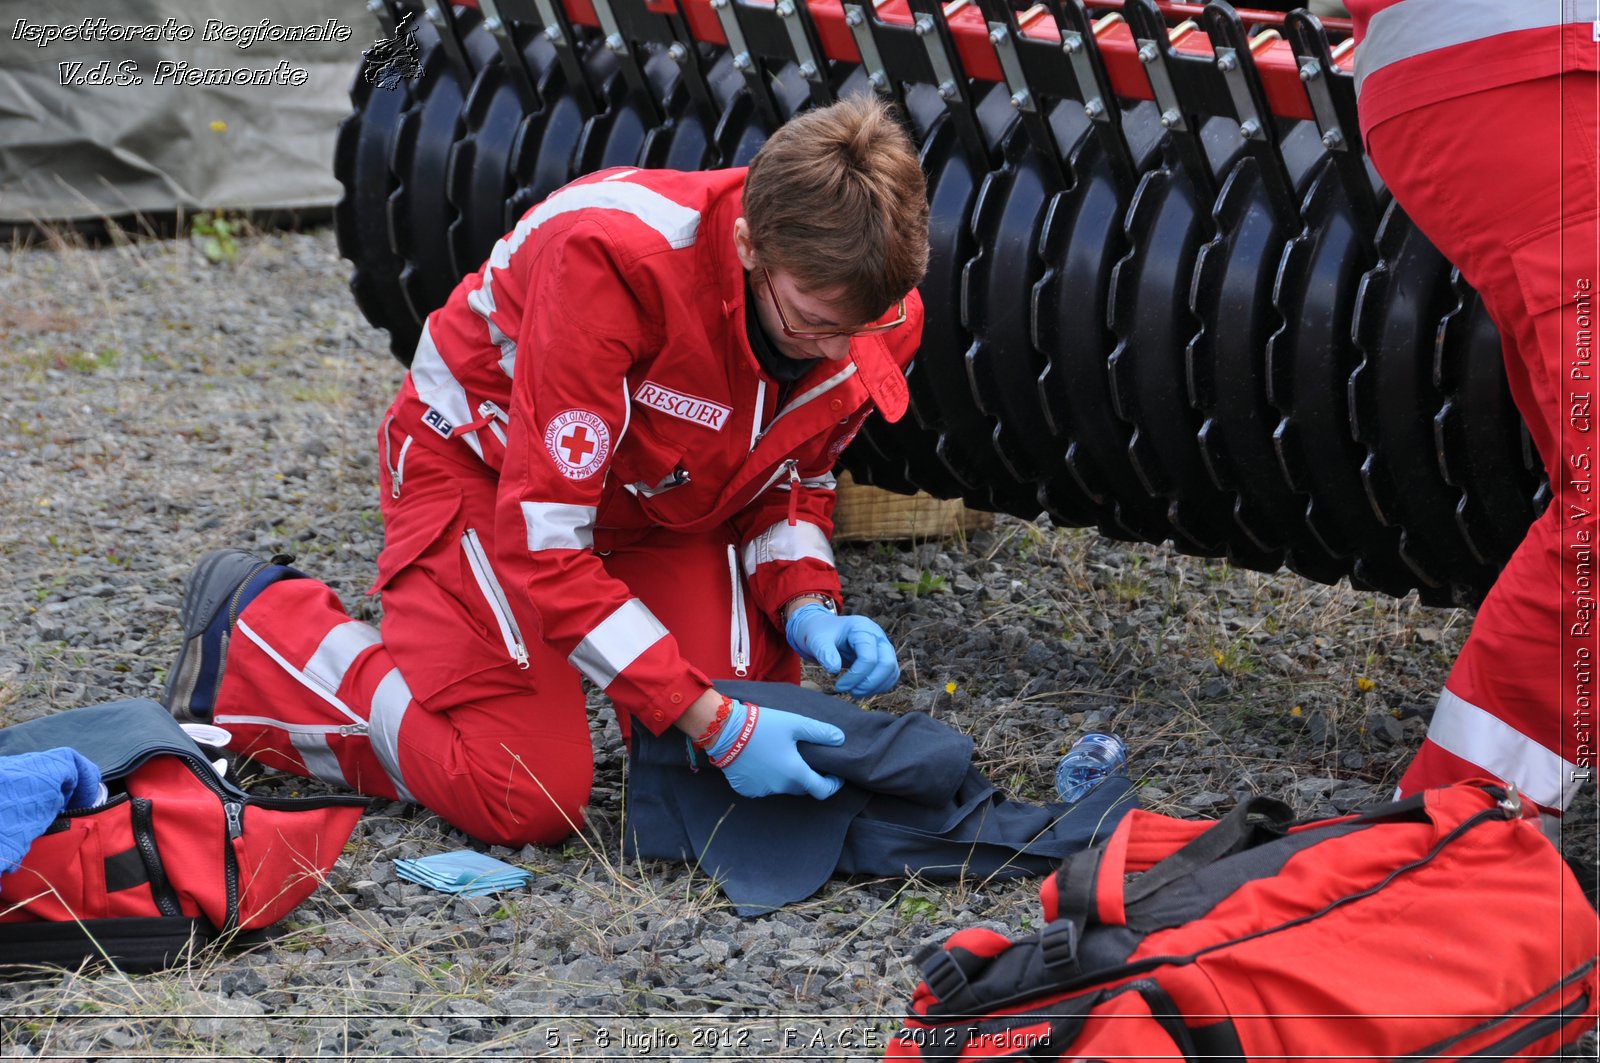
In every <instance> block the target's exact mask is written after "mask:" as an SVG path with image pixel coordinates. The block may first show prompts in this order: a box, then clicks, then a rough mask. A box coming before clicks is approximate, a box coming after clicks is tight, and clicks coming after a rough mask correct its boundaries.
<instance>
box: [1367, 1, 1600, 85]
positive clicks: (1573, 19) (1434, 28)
mask: <svg viewBox="0 0 1600 1063" xmlns="http://www.w3.org/2000/svg"><path fill="white" fill-rule="evenodd" d="M1597 19H1600V0H1400V2H1399V3H1398V4H1395V5H1393V6H1392V7H1386V8H1384V9H1383V10H1382V11H1379V12H1378V13H1377V14H1375V15H1373V16H1372V18H1371V20H1370V21H1369V22H1368V23H1367V32H1366V36H1364V37H1363V38H1362V39H1361V44H1360V45H1359V46H1358V47H1357V48H1356V68H1355V74H1356V95H1357V96H1360V95H1361V85H1362V83H1363V82H1364V81H1366V79H1367V78H1368V77H1370V76H1372V75H1373V74H1375V73H1377V72H1378V71H1379V70H1382V69H1383V68H1384V67H1386V66H1388V65H1390V64H1391V63H1398V62H1401V61H1402V60H1405V59H1410V58H1413V57H1414V56H1418V55H1421V54H1423V53H1424V52H1432V51H1436V50H1438V49H1440V48H1451V47H1454V46H1455V45H1458V44H1467V43H1469V42H1471V41H1481V40H1483V39H1484V38H1486V37H1498V36H1499V35H1500V34H1502V33H1516V32H1517V31H1519V30H1535V29H1544V28H1546V27H1549V26H1561V25H1578V24H1580V23H1584V22H1595V21H1596V20H1597Z"/></svg>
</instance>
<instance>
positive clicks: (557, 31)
mask: <svg viewBox="0 0 1600 1063" xmlns="http://www.w3.org/2000/svg"><path fill="white" fill-rule="evenodd" d="M544 39H545V40H547V41H549V42H550V43H552V44H560V43H561V27H560V26H546V27H545V28H544Z"/></svg>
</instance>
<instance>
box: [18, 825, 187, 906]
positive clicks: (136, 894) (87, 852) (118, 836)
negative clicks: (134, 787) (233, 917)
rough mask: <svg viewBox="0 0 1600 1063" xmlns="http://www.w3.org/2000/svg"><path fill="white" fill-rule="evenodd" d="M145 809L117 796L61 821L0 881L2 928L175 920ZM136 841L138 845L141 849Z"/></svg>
mask: <svg viewBox="0 0 1600 1063" xmlns="http://www.w3.org/2000/svg"><path fill="white" fill-rule="evenodd" d="M152 818H153V817H152V813H151V806H150V802H148V801H146V800H143V799H136V798H133V797H130V796H129V795H127V794H118V795H116V796H114V797H112V798H111V799H109V800H108V801H107V802H106V803H105V804H103V805H97V806H95V807H94V808H89V809H81V810H77V811H74V812H69V813H67V814H65V815H63V816H60V817H58V818H57V819H56V821H55V822H54V823H53V824H51V826H50V828H49V830H48V831H47V832H46V833H45V834H43V835H42V836H40V837H38V838H35V839H34V841H33V844H32V845H31V846H29V847H28V853H27V856H26V857H25V858H24V859H23V861H22V865H21V866H20V867H18V868H17V870H15V871H13V872H10V873H9V874H6V875H5V876H3V877H0V922H25V921H28V920H35V919H45V920H51V921H65V920H83V919H106V918H114V917H119V916H157V915H176V914H178V911H177V908H176V906H175V905H174V904H173V903H172V901H171V899H170V896H168V897H167V898H166V900H167V906H168V908H170V910H169V911H164V910H163V907H162V905H161V904H160V903H159V902H158V900H157V895H156V890H157V888H160V889H162V890H163V891H164V890H165V877H164V874H163V872H162V868H161V866H160V863H159V860H158V859H156V858H155V852H154V848H153V846H152V845H151V839H152V837H153V835H152V831H151V820H152ZM141 841H143V844H142V845H141Z"/></svg>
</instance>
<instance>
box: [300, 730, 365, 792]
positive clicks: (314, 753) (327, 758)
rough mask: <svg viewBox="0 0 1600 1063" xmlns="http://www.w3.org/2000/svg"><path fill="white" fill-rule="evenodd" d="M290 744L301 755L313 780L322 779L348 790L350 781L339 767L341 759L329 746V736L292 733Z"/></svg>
mask: <svg viewBox="0 0 1600 1063" xmlns="http://www.w3.org/2000/svg"><path fill="white" fill-rule="evenodd" d="M289 743H290V744H291V745H293V746H294V751H295V752H296V753H298V754H300V759H301V761H303V762H304V763H305V766H306V771H308V772H310V773H311V777H312V778H314V779H321V780H322V781H323V782H326V783H332V784H334V785H335V786H343V787H346V788H348V787H349V786H350V780H349V779H347V778H345V776H344V769H343V768H342V767H340V766H339V758H338V757H336V756H334V755H333V749H332V748H331V747H330V746H329V745H328V736H327V735H325V734H303V733H300V732H297V731H290V732H289Z"/></svg>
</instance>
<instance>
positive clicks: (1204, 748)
mask: <svg viewBox="0 0 1600 1063" xmlns="http://www.w3.org/2000/svg"><path fill="white" fill-rule="evenodd" d="M346 277H347V269H346V267H345V264H344V263H343V262H341V261H340V260H339V259H338V256H337V252H336V251H335V247H334V239H333V236H332V234H331V232H329V231H315V232H309V233H275V234H270V235H265V236H252V237H250V238H248V239H245V240H243V241H241V242H240V245H239V248H238V252H237V256H236V258H235V259H234V260H232V261H231V262H225V263H223V264H220V265H214V264H212V263H211V262H209V261H208V260H207V259H206V257H205V256H204V255H202V254H201V253H200V251H199V250H198V249H197V248H196V247H194V246H192V245H190V244H189V243H187V242H183V241H169V242H139V243H132V244H127V243H123V244H120V245H117V246H112V247H107V248H102V249H98V250H92V251H86V250H82V249H77V248H66V247H54V248H42V249H34V250H26V251H22V250H11V251H9V252H0V308H3V310H0V316H3V317H4V318H5V326H4V331H3V333H0V371H3V373H4V377H5V380H6V381H7V389H8V392H9V394H8V401H7V403H6V404H5V406H4V408H3V409H0V455H3V466H0V469H3V472H0V481H3V483H4V484H5V488H6V496H7V500H8V503H9V505H10V513H9V516H7V517H6V518H5V519H4V520H0V557H3V562H0V569H3V572H4V575H5V578H4V579H3V580H0V723H6V722H17V721H21V720H25V719H29V718H32V717H35V716H38V715H41V714H44V713H48V712H52V711H55V710H58V709H63V708H68V707H73V706H78V705H86V704H91V703H94V702H98V701H103V700H107V699H111V698H118V697H128V696H150V697H159V695H160V692H161V687H162V683H163V680H164V678H165V672H166V669H167V667H168V666H169V664H170V663H171V661H172V658H173V653H174V649H175V646H176V642H177V635H178V625H177V611H178V605H179V599H180V595H181V584H182V579H183V576H184V574H185V572H186V571H187V570H188V568H189V566H190V564H191V563H192V562H193V560H194V559H195V558H196V557H197V556H198V555H199V554H200V553H201V552H203V551H204V550H206V549H209V548H211V547H214V546H220V545H237V546H244V547H253V548H256V549H258V550H260V551H262V552H270V551H272V550H277V549H284V550H287V551H289V552H292V553H294V554H296V555H298V557H299V559H300V565H301V567H304V568H306V569H308V570H309V571H311V572H312V573H314V574H316V575H318V576H320V577H322V578H323V579H325V580H327V581H328V582H329V583H330V584H331V585H332V586H333V587H334V588H335V589H337V590H338V591H339V592H340V593H341V594H342V595H343V597H344V599H345V601H346V603H347V604H348V605H349V606H350V607H351V608H352V611H353V612H354V613H355V614H356V615H357V616H360V617H363V618H367V619H376V618H377V617H378V616H379V609H378V603H377V602H375V601H373V600H371V599H366V598H362V597H361V592H362V591H363V589H364V588H365V587H366V586H367V584H368V582H369V580H370V573H371V568H372V563H373V559H374V558H375V557H376V555H377V552H378V549H379V546H380V544H381V541H382V527H381V524H380V521H379V517H378V509H377V500H376V493H375V484H376V480H377V466H376V461H375V457H374V455H373V452H372V449H373V448H372V444H371V441H372V437H373V430H374V427H375V425H376V422H377V418H378V416H379V414H380V412H381V410H382V409H383V407H384V405H385V404H386V403H387V401H388V398H389V397H390V395H391V393H392V391H393V389H394V387H395V386H396V384H397V383H398V382H399V379H400V376H401V372H402V370H401V368H400V367H399V366H398V365H397V364H396V363H395V362H394V361H393V360H392V359H391V358H389V357H388V355H387V354H386V353H385V351H386V338H385V337H384V336H383V335H382V334H380V333H378V332H376V331H374V330H373V329H371V328H370V327H369V326H367V324H366V323H365V321H364V320H363V319H362V317H361V316H360V314H359V312H358V311H357V310H356V308H355V306H354V303H353V300H352V299H351V297H350V294H349V292H348V289H347V287H346V283H345V280H346ZM840 566H841V568H842V569H843V572H844V576H845V586H846V592H847V594H848V595H849V596H850V606H851V608H852V609H853V610H855V611H858V612H863V613H866V614H868V615H872V616H874V617H876V618H877V619H879V620H880V621H881V622H882V623H883V624H884V626H885V627H886V628H887V629H888V630H889V632H890V634H891V635H892V636H893V637H894V639H895V640H896V642H897V644H898V645H899V647H900V650H901V654H902V660H903V663H904V665H905V679H904V681H903V683H902V685H901V686H900V688H898V689H897V690H896V691H894V692H892V693H891V694H890V695H886V696H883V697H881V698H879V699H877V700H876V702H875V706H876V707H880V708H886V709H891V710H903V709H912V708H914V709H922V710H926V711H928V712H931V713H933V714H934V715H935V716H937V717H940V718H942V719H944V720H946V721H948V722H950V723H951V724H953V725H955V726H957V727H960V728H962V729H964V730H967V731H968V732H970V733H972V734H973V735H975V736H976V737H977V741H978V757H979V763H980V764H981V765H982V766H983V767H984V768H985V769H986V770H987V771H988V772H989V773H990V775H991V776H992V777H993V778H995V779H996V781H998V782H999V783H1000V784H1001V785H1002V786H1004V787H1005V788H1007V789H1009V790H1010V791H1011V792H1013V793H1014V794H1015V795H1017V796H1019V797H1024V798H1028V797H1043V796H1044V795H1046V794H1047V793H1048V792H1049V788H1050V782H1051V771H1052V767H1053V764H1054V760H1055V758H1056V756H1057V755H1058V754H1059V753H1060V751H1061V750H1062V748H1063V747H1064V746H1065V745H1067V744H1069V743H1070V741H1071V739H1072V738H1073V737H1075V735H1076V734H1077V733H1079V732H1081V731H1083V730H1085V729H1090V728H1096V729H1109V730H1112V731H1115V732H1116V733H1118V734H1120V735H1121V736H1122V737H1123V738H1124V739H1125V740H1126V741H1127V743H1128V745H1129V749H1130V754H1131V761H1130V770H1131V771H1132V772H1133V774H1134V775H1135V777H1136V778H1137V779H1138V780H1139V782H1140V784H1141V788H1142V789H1141V793H1142V797H1143V799H1144V801H1145V804H1146V805H1147V807H1152V808H1155V809H1158V810H1161V811H1166V812H1171V813H1174V814H1180V815H1203V816H1213V815H1217V814H1220V813H1221V812H1223V811H1225V810H1226V809H1227V808H1228V807H1230V806H1231V805H1232V803H1233V802H1234V801H1235V800H1236V799H1237V798H1238V797H1240V796H1241V795H1246V794H1251V793H1265V794H1270V795H1274V796H1279V797H1282V798H1284V799H1286V800H1288V801H1290V802H1291V803H1292V804H1293V805H1294V806H1295V807H1296V809H1297V810H1298V811H1299V812H1300V813H1302V814H1305V815H1322V814H1333V813H1335V812H1342V811H1345V810H1348V809H1351V808H1354V807H1356V806H1359V805H1361V804H1364V803H1368V802H1371V801H1373V800H1377V799H1381V798H1383V797H1385V796H1386V795H1387V794H1388V793H1389V792H1390V790H1391V788H1392V786H1393V785H1394V782H1395V780H1396V779H1397V778H1398V776H1399V773H1400V770H1401V768H1402V767H1403V765H1404V762H1405V760H1406V759H1407V757H1408V756H1409V754H1410V751H1411V750H1413V749H1414V748H1415V747H1416V745H1417V744H1418V742H1419V741H1420V739H1421V736H1422V733H1423V731H1424V729H1425V726H1426V714H1427V712H1428V711H1429V707H1430V706H1431V704H1432V701H1433V697H1434V695H1435V693H1436V691H1437V690H1438V688H1439V686H1440V685H1441V683H1442V682H1443V679H1444V676H1445V674H1446V672H1447V671H1448V668H1449V664H1450V662H1451V660H1452V659H1453V658H1454V656H1455V653H1456V651H1457V650H1458V648H1459V646H1460V643H1461V640H1462V639H1463V637H1464V636H1465V632H1466V629H1467V627H1468V625H1469V622H1470V617H1469V615H1468V614H1466V613H1463V612H1459V611H1442V610H1433V609H1425V608H1422V607H1420V606H1418V605H1417V604H1416V602H1415V601H1414V600H1409V599H1408V600H1392V599H1388V598H1382V597H1372V596H1367V595H1364V594H1361V593H1358V592H1355V591H1352V590H1351V589H1350V588H1349V587H1347V586H1337V587H1326V586H1321V585H1317V584H1312V583H1309V582H1307V581H1305V580H1302V579H1299V578H1298V577H1294V576H1291V575H1287V574H1283V575H1278V576H1264V575H1260V574H1256V573H1246V572H1236V571H1233V570H1232V569H1230V568H1228V567H1227V566H1225V565H1222V564H1219V563H1215V562H1211V561H1207V560H1203V559H1197V558H1191V557H1185V556H1181V555H1178V554H1175V553H1173V552H1171V551H1170V550H1168V549H1166V548H1164V547H1150V546H1138V545H1128V544H1121V543H1114V542H1111V541H1109V540H1106V539H1103V538H1100V537H1099V536H1097V535H1095V534H1093V533H1091V532H1087V531H1079V530H1073V529H1055V528H1052V527H1050V526H1049V525H1047V524H1042V523H1041V524H1029V523H1026V522H1021V521H1016V520H1013V519H1010V518H1000V519H998V520H997V521H996V522H995V526H994V528H993V529H992V530H985V531H982V532H978V533H974V534H972V535H971V536H970V537H969V538H967V539H965V540H945V541H939V542H925V543H920V544H915V543H903V544H884V543H874V544H866V545H851V546H845V547H841V549H840ZM815 678H818V679H821V678H822V677H821V676H816V677H815ZM592 708H593V710H594V711H593V714H592V715H593V728H594V734H595V740H596V748H597V752H596V757H597V761H598V763H599V772H598V776H599V781H598V784H597V786H596V789H595V793H594V804H593V808H592V810H591V825H590V828H589V830H588V831H587V833H586V834H585V836H584V837H583V838H581V839H575V840H574V841H572V842H570V843H569V844H567V845H566V846H564V847H563V848H561V849H535V848H532V847H529V848H526V849H524V850H522V851H520V852H511V851H506V850H503V849H495V850H491V852H492V853H493V854H494V855H497V856H500V857H502V858H505V859H509V860H511V861H513V862H516V863H519V864H522V865H524V866H526V867H528V868H529V869H530V870H532V871H533V872H534V876H535V877H534V880H533V883H532V885H531V886H530V887H529V888H528V889H527V890H525V891H521V892H516V893H508V894H502V895H500V896H498V897H494V898H484V899H476V900H470V899H459V898H451V897H447V896H444V895H441V894H438V893H433V892H429V891H427V890H424V889H423V888H421V887H419V886H415V885H412V884H409V883H405V882H401V881H399V880H397V879H396V877H395V874H394V871H393V861H394V860H395V859H396V858H399V857H414V856H419V855H422V854H424V853H427V852H432V851H438V850H442V849H450V848H456V847H460V846H462V845H465V844H467V841H466V839H465V838H463V837H462V836H461V835H459V834H457V833H456V832H454V831H453V830H451V829H450V828H449V827H448V826H446V825H445V824H444V823H443V822H441V821H440V820H438V819H437V818H436V817H434V816H432V815H430V814H428V813H425V812H420V811H418V810H415V809H411V808H407V807H405V806H402V805H398V804H394V805H389V806H387V807H379V808H377V809H375V810H374V812H373V813H372V814H369V815H368V816H366V817H365V818H364V819H363V820H362V822H361V824H360V825H359V826H358V827H357V829H356V832H355V836H354V838H353V839H352V843H351V845H350V846H349V847H348V848H347V850H346V851H345V853H344V854H343V855H342V856H341V857H340V859H339V861H338V864H337V866H336V867H335V869H334V872H333V874H332V876H331V877H330V880H329V882H328V884H327V886H326V887H325V888H323V889H320V890H319V891H318V892H317V893H316V894H314V895H313V897H312V898H311V899H310V900H309V901H307V902H306V903H305V904H303V905H302V906H301V907H300V908H298V909H297V910H296V911H295V912H294V913H293V914H292V915H291V916H290V918H289V920H288V921H287V924H286V927H287V929H286V932H285V933H284V934H283V936H281V937H279V938H278V939H277V940H276V941H274V942H272V943H270V944H265V945H258V946H256V947H254V948H251V949H248V950H235V951H231V952H227V953H221V952H208V953H206V954H204V955H202V956H200V957H199V958H197V959H196V961H195V962H194V963H193V964H192V965H190V966H189V967H187V968H185V969H182V970H178V971H174V972H169V973H165V974H162V975H157V976H143V977H136V978H126V977H123V976H120V975H116V974H81V975H78V974H74V975H65V976H63V975H59V974H57V975H53V976H48V977H43V978H39V979H35V980H32V981H19V982H12V983H10V984H8V985H3V986H0V1015H6V1016H9V1019H8V1021H7V1022H6V1023H4V1024H0V1056H3V1057H4V1058H28V1057H33V1056H39V1057H54V1058H95V1059H111V1058H118V1057H126V1058H133V1057H140V1058H151V1057H152V1056H154V1057H156V1058H211V1057H217V1056H237V1057H241V1058H309V1057H318V1056H338V1057H347V1058H398V1057H404V1056H441V1055H448V1056H479V1055H481V1056H488V1057H501V1058H507V1057H517V1056H526V1055H534V1054H543V1055H550V1056H557V1057H559V1056H570V1057H573V1058H591V1057H593V1056H596V1055H609V1056H629V1057H633V1058H638V1057H640V1056H644V1055H649V1054H651V1053H652V1052H655V1053H658V1054H665V1055H718V1056H723V1057H749V1056H769V1057H790V1058H838V1057H841V1056H848V1055H851V1054H853V1053H854V1052H855V1051H856V1050H857V1049H859V1050H861V1052H862V1053H863V1054H865V1055H870V1056H875V1055H877V1054H879V1053H880V1052H881V1048H882V1044H883V1040H884V1031H885V1030H887V1029H891V1028H893V1026H894V1024H895V1018H896V1016H898V1015H899V1014H901V1013H902V1012H903V1009H904V1004H905V1002H906V1001H907V1000H908V998H909V995H910V991H911V988H912V986H913V985H914V984H915V981H916V975H915V973H914V970H915V968H914V965H913V963H912V956H913V954H914V953H915V952H916V951H917V950H918V949H919V948H920V947H921V946H923V945H924V944H926V943H928V942H932V941H937V940H939V939H941V938H942V937H944V936H945V935H947V934H948V933H949V932H950V931H951V930H953V929H955V928H957V927H961V926H989V927H993V928H995V929H998V930H1002V931H1006V932H1013V933H1015V932H1019V931H1021V930H1022V929H1023V928H1025V927H1026V926H1027V925H1028V921H1029V920H1030V918H1036V917H1037V916H1036V912H1037V899H1036V889H1037V884H1036V883H1034V882H1020V883H1006V884H995V883H985V882H977V881H972V882H963V883H957V884H949V883H942V884H941V883H926V882H920V881H917V880H915V879H913V880H910V881H905V880H894V881H883V880H873V881H837V882H835V883H833V884H831V885H830V886H829V887H828V888H826V889H825V890H824V891H823V892H822V893H821V894H819V895H818V896H817V897H815V898H813V899H812V900H810V901H808V902H806V903H803V904H797V905H794V906H792V907H790V908H788V909H786V910H784V911H782V912H780V913H778V914H775V915H772V916H769V917H765V918H760V919H755V920H740V919H737V918H735V917H734V916H733V915H732V913H731V911H730V910H729V908H728V906H727V904H726V902H724V901H723V900H722V899H721V897H720V896H719V895H718V894H717V892H716V891H715V888H714V886H713V885H712V884H711V883H710V882H709V881H707V880H706V879H705V877H704V876H701V875H698V874H695V873H694V872H692V871H691V870H689V869H687V868H684V867H680V866H677V865H670V864H663V863H654V862H647V863H642V864H641V863H628V862H624V861H623V860H622V859H621V858H620V856H619V855H618V853H619V837H620V829H619V819H620V816H621V799H620V786H621V782H622V778H621V777H622V755H621V751H620V748H619V745H618V740H617V733H616V727H615V723H614V722H613V721H612V720H611V719H610V712H609V710H608V709H603V708H602V706H601V705H600V704H599V703H598V701H596V703H595V704H594V705H593V706H592ZM247 779H249V780H251V781H250V782H249V785H251V786H252V787H253V788H257V789H269V790H278V791H284V792H290V791H292V792H315V791H316V786H315V784H309V783H303V782H301V781H298V780H288V779H286V778H284V777H281V776H270V775H265V774H262V773H249V772H248V771H247ZM1571 822H1572V823H1573V825H1574V828H1578V825H1579V824H1582V825H1583V826H1582V827H1581V828H1578V829H1574V830H1572V831H1571V833H1570V836H1569V840H1568V844H1569V849H1578V850H1581V851H1582V852H1584V853H1585V854H1586V855H1587V857H1588V858H1589V859H1591V860H1592V859H1593V853H1594V850H1593V825H1594V822H1595V811H1594V800H1593V796H1592V791H1591V792H1590V793H1588V794H1585V795H1584V796H1583V797H1582V798H1581V799H1580V804H1579V805H1578V807H1577V808H1575V809H1574V813H1573V815H1572V817H1571ZM764 1038H771V1040H763V1039H764ZM580 1039H581V1040H580ZM602 1042H603V1043H602Z"/></svg>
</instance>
